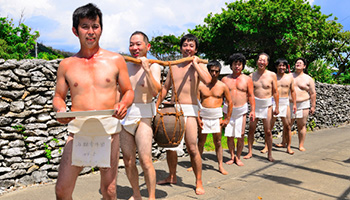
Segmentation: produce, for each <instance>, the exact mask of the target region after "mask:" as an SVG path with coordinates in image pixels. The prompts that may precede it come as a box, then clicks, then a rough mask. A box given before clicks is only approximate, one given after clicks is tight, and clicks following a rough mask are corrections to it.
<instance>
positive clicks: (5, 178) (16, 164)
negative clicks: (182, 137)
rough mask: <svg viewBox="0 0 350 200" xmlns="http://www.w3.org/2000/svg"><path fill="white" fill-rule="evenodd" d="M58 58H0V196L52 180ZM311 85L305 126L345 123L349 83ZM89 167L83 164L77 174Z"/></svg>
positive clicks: (57, 132)
mask: <svg viewBox="0 0 350 200" xmlns="http://www.w3.org/2000/svg"><path fill="white" fill-rule="evenodd" d="M59 62H60V60H53V61H45V60H21V61H16V60H7V61H5V60H1V59H0V194H1V192H3V191H4V190H6V189H8V188H11V187H18V186H21V185H30V184H36V183H45V182H49V181H52V180H54V179H55V178H57V174H58V166H59V162H60V158H61V155H62V151H63V147H64V144H65V140H66V139H67V133H66V126H63V125H61V124H59V123H58V122H57V121H56V119H55V114H54V112H53V110H52V97H53V94H54V87H55V79H56V71H57V67H58V65H59ZM316 87H317V107H316V114H315V115H314V116H311V117H310V119H309V124H308V127H309V128H310V129H319V128H327V127H334V126H339V125H341V124H344V123H349V121H350V120H349V117H350V116H349V115H350V112H349V110H350V102H349V101H350V100H349V99H350V87H349V86H340V85H329V84H322V83H317V84H316ZM69 105H70V104H69V103H68V106H69ZM275 127H276V128H275V129H274V134H278V132H281V129H282V128H281V124H280V122H277V123H276V126H275ZM262 130H263V129H262V127H261V125H260V126H258V128H257V132H256V135H255V136H256V138H262V137H263V131H262ZM246 131H248V124H247V129H246ZM152 153H153V156H154V159H162V158H164V155H165V154H164V150H163V149H161V148H157V145H156V144H154V145H153V151H152ZM91 171H92V169H91V168H89V167H87V168H84V170H83V172H82V174H84V173H89V172H91Z"/></svg>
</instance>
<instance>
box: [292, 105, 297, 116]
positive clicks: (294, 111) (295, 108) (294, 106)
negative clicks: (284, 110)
mask: <svg viewBox="0 0 350 200" xmlns="http://www.w3.org/2000/svg"><path fill="white" fill-rule="evenodd" d="M296 112H297V104H293V114H295V113H296Z"/></svg>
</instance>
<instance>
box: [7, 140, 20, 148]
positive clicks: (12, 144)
mask: <svg viewBox="0 0 350 200" xmlns="http://www.w3.org/2000/svg"><path fill="white" fill-rule="evenodd" d="M9 146H10V147H11V148H12V147H23V146H24V141H23V140H15V141H11V142H10V143H9Z"/></svg>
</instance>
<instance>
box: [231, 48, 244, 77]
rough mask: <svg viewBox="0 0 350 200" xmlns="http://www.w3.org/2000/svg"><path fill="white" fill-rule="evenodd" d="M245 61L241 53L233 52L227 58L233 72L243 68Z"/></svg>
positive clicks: (240, 70) (238, 71)
mask: <svg viewBox="0 0 350 200" xmlns="http://www.w3.org/2000/svg"><path fill="white" fill-rule="evenodd" d="M246 62H247V60H246V58H245V56H244V55H243V54H241V53H234V54H232V55H231V56H230V58H229V59H228V63H229V65H230V68H231V70H232V71H233V72H234V73H241V72H242V70H243V69H244V66H245V64H246Z"/></svg>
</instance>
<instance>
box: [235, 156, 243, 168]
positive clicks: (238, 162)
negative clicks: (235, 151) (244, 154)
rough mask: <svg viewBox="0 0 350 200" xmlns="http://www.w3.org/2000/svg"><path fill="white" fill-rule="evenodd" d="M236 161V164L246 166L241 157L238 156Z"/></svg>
mask: <svg viewBox="0 0 350 200" xmlns="http://www.w3.org/2000/svg"><path fill="white" fill-rule="evenodd" d="M235 163H236V165H238V166H240V167H241V166H244V163H243V162H242V161H241V160H240V159H238V158H237V157H236V158H235Z"/></svg>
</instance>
